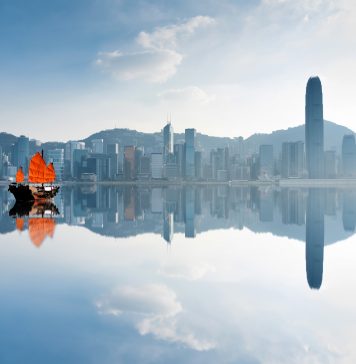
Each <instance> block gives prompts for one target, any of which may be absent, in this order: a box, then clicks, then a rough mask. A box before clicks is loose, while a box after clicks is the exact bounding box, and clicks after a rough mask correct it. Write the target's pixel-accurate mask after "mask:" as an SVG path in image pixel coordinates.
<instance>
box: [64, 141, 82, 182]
mask: <svg viewBox="0 0 356 364" xmlns="http://www.w3.org/2000/svg"><path fill="white" fill-rule="evenodd" d="M77 149H78V150H83V149H85V143H84V142H77V141H69V142H67V143H66V145H65V150H64V160H65V161H68V162H69V163H68V166H69V173H66V175H67V174H69V176H71V177H74V163H73V154H74V151H75V150H77Z"/></svg>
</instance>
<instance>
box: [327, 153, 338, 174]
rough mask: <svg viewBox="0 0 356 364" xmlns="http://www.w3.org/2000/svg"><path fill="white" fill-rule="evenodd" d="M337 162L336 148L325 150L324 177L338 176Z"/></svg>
mask: <svg viewBox="0 0 356 364" xmlns="http://www.w3.org/2000/svg"><path fill="white" fill-rule="evenodd" d="M336 175H337V162H336V152H335V151H334V150H326V151H325V152H324V177H325V178H336Z"/></svg>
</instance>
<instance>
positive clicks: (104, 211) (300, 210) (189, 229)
mask: <svg viewBox="0 0 356 364" xmlns="http://www.w3.org/2000/svg"><path fill="white" fill-rule="evenodd" d="M13 203H14V201H13V200H11V199H10V198H9V194H8V193H7V191H6V190H5V189H4V188H0V233H6V232H10V231H13V230H15V229H16V228H17V229H20V230H21V229H29V224H28V221H27V220H26V218H25V221H24V225H23V226H22V222H21V221H20V220H19V221H16V219H11V218H9V212H10V210H11V207H12V205H13ZM55 205H56V206H58V207H59V208H58V210H59V211H57V214H56V216H55V224H62V223H65V224H68V225H74V226H83V227H85V228H87V229H89V230H91V231H93V232H95V233H97V234H100V235H105V236H111V237H115V238H125V237H129V236H135V235H138V234H143V233H154V234H160V235H161V236H162V238H163V240H162V241H165V242H166V243H168V244H172V243H173V242H174V235H175V234H183V235H184V236H185V237H186V238H195V237H196V236H197V235H198V234H200V233H202V232H205V231H208V230H215V229H236V230H241V229H244V228H247V229H249V230H251V231H253V232H260V233H264V232H269V233H272V234H274V235H276V236H284V237H288V238H291V239H296V240H300V241H303V242H305V243H306V270H307V281H308V283H309V286H310V287H311V288H315V289H317V288H320V286H321V284H322V275H323V251H324V245H325V246H327V245H329V244H332V243H335V242H338V241H341V240H344V239H346V238H348V237H349V236H351V235H352V234H353V233H354V231H355V225H356V190H340V189H335V188H334V189H331V188H330V189H329V188H328V189H326V188H325V189H309V190H308V189H298V188H276V187H267V188H266V187H264V188H258V187H256V186H241V187H229V186H227V185H219V186H200V187H198V186H195V185H190V186H186V187H181V186H178V185H177V186H173V185H172V186H167V187H163V188H160V187H154V188H152V187H149V186H141V187H139V186H134V185H132V186H104V185H99V184H98V185H85V186H84V185H74V186H71V187H69V186H68V187H67V186H63V187H62V189H61V194H60V195H59V196H58V198H57V199H56V201H55ZM15 207H16V205H15V206H14V208H15ZM31 209H32V208H31ZM15 210H17V212H16V213H15V215H20V214H23V213H22V212H21V211H20V210H19V208H18V206H17V207H16V208H15ZM11 211H12V212H10V214H11V215H14V210H11ZM28 214H29V212H27V215H28ZM24 215H25V217H26V216H27V215H26V213H25V214H24ZM37 215H41V213H40V211H38V213H37ZM17 217H20V218H21V216H17ZM27 219H28V216H27ZM42 230H45V228H43V229H42ZM48 235H49V236H50V235H51V234H50V233H48V234H47V235H46V236H48Z"/></svg>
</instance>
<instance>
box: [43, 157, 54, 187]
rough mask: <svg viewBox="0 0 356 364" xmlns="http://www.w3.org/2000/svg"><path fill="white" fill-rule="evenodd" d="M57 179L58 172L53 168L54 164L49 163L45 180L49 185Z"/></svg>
mask: <svg viewBox="0 0 356 364" xmlns="http://www.w3.org/2000/svg"><path fill="white" fill-rule="evenodd" d="M55 179H56V172H55V170H54V167H53V163H52V162H51V163H49V164H48V166H47V167H46V171H45V180H46V182H47V183H52V182H54V181H55Z"/></svg>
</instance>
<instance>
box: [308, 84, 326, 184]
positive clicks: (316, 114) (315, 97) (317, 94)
mask: <svg viewBox="0 0 356 364" xmlns="http://www.w3.org/2000/svg"><path fill="white" fill-rule="evenodd" d="M305 149H306V160H307V170H308V175H309V178H323V177H324V173H323V171H324V168H323V167H324V117H323V92H322V88H321V82H320V79H319V77H310V78H309V80H308V83H307V89H306V94H305Z"/></svg>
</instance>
